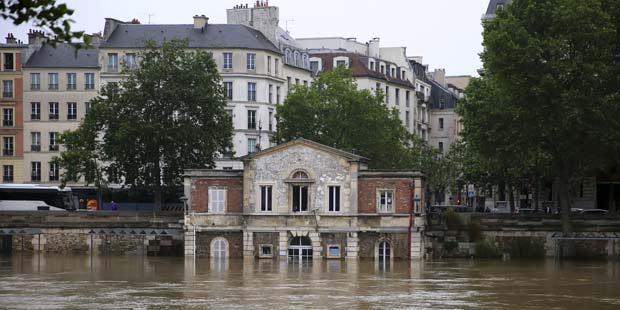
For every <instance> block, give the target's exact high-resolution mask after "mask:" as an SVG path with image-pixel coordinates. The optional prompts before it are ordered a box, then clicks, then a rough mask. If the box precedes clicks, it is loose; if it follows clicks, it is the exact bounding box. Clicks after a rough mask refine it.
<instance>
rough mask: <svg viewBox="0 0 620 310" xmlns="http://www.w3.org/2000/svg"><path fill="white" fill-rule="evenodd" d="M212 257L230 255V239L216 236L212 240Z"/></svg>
mask: <svg viewBox="0 0 620 310" xmlns="http://www.w3.org/2000/svg"><path fill="white" fill-rule="evenodd" d="M211 257H213V258H226V257H228V241H226V239H224V238H215V239H213V241H211Z"/></svg>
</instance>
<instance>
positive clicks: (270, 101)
mask: <svg viewBox="0 0 620 310" xmlns="http://www.w3.org/2000/svg"><path fill="white" fill-rule="evenodd" d="M272 98H273V85H271V84H269V103H273V99H272Z"/></svg>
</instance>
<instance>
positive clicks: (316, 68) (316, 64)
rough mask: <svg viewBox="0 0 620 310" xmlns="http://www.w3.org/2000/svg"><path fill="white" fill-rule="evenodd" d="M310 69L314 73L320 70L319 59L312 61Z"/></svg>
mask: <svg viewBox="0 0 620 310" xmlns="http://www.w3.org/2000/svg"><path fill="white" fill-rule="evenodd" d="M310 70H311V71H312V72H314V73H317V72H319V62H318V61H317V60H313V61H311V62H310Z"/></svg>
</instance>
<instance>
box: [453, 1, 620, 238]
mask: <svg viewBox="0 0 620 310" xmlns="http://www.w3.org/2000/svg"><path fill="white" fill-rule="evenodd" d="M618 33H620V2H617V1H607V0H592V1H579V0H548V1H540V0H516V1H513V2H512V4H511V5H508V6H507V7H506V8H505V9H503V10H500V11H499V12H498V14H497V18H495V19H494V20H492V21H489V22H486V23H485V25H484V35H483V36H484V43H483V45H484V52H483V53H482V61H483V64H484V75H483V76H482V77H481V78H479V79H474V80H472V81H471V83H470V86H469V87H468V88H467V90H466V100H465V101H464V102H462V103H461V105H460V108H459V113H461V115H462V117H463V124H464V132H463V137H464V141H465V143H466V144H467V152H468V157H470V158H471V159H472V162H470V163H466V164H467V165H472V167H470V168H469V169H465V170H469V171H472V172H476V173H475V174H474V179H478V181H480V182H495V183H498V181H500V180H502V181H505V182H506V183H507V184H511V183H512V184H514V182H515V180H518V179H520V178H522V177H532V178H535V179H537V180H544V179H556V178H557V179H558V180H559V182H560V183H559V192H560V197H561V199H560V203H561V205H562V208H563V212H562V215H563V220H564V222H563V223H564V230H568V229H570V218H569V214H570V212H569V208H570V201H569V198H568V197H569V193H568V191H569V186H568V182H569V180H570V179H571V178H573V177H575V176H577V175H579V174H580V173H583V172H590V173H592V172H595V173H596V171H597V170H598V169H603V168H605V167H608V166H610V165H618V156H616V154H617V152H618V150H619V148H620V144H618V143H617V141H618V139H620V119H619V118H618V117H617V115H620V104H619V99H620V88H618V87H617V86H618V85H620V74H619V73H620V58H619V57H617V55H618V52H617V51H618V50H620V40H618V35H617V34H618ZM470 177H471V176H470Z"/></svg>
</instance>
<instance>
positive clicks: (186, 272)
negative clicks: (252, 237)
mask: <svg viewBox="0 0 620 310" xmlns="http://www.w3.org/2000/svg"><path fill="white" fill-rule="evenodd" d="M383 267H384V266H377V265H375V264H374V262H373V261H359V262H347V261H316V262H314V264H312V265H304V266H300V265H294V264H287V263H286V262H279V261H275V260H268V261H265V260H261V261H253V260H245V261H244V260H229V261H224V262H220V261H212V260H210V259H198V260H196V261H194V260H192V259H184V258H170V257H126V256H123V257H92V258H91V257H89V256H51V255H40V256H39V255H34V256H20V255H16V256H8V257H7V256H0V308H1V309H252V310H256V309H587V310H594V309H620V264H619V263H617V262H555V261H553V260H547V261H517V260H512V261H506V262H503V261H470V260H450V261H442V262H423V263H420V262H414V263H409V262H404V261H400V262H399V261H396V262H394V263H393V264H392V265H391V266H387V267H386V268H383Z"/></svg>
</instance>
